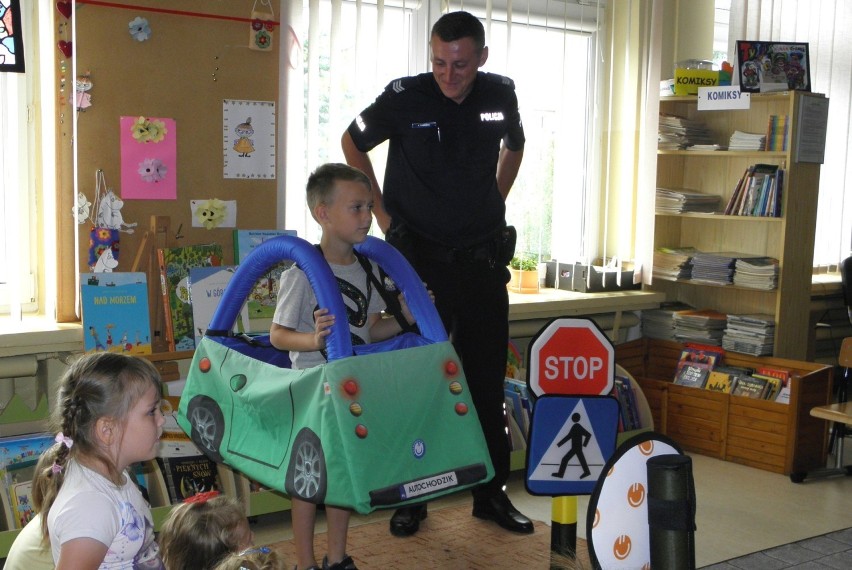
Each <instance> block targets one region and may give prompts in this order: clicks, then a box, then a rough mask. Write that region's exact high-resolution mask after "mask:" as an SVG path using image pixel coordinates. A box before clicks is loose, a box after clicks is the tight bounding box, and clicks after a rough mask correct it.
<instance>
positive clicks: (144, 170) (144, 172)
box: [138, 158, 168, 182]
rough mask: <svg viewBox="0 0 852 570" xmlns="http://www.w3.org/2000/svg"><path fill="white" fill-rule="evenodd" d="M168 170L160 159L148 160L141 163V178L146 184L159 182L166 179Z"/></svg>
mask: <svg viewBox="0 0 852 570" xmlns="http://www.w3.org/2000/svg"><path fill="white" fill-rule="evenodd" d="M167 171H168V168H166V165H165V164H163V161H162V160H160V159H159V158H146V159H145V160H143V161H142V162H140V163H139V170H138V172H139V176H141V177H142V180H144V181H145V182H159V181H160V180H164V179H165V178H166V172H167Z"/></svg>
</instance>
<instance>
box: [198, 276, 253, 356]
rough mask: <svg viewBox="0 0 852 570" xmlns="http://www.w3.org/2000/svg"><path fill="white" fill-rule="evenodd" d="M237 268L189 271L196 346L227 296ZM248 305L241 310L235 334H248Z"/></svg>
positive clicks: (235, 324) (235, 326) (235, 325)
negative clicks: (223, 298) (220, 303)
mask: <svg viewBox="0 0 852 570" xmlns="http://www.w3.org/2000/svg"><path fill="white" fill-rule="evenodd" d="M235 270H236V266H234V265H221V266H219V267H193V268H192V269H190V270H189V281H188V283H189V298H190V301H191V303H192V322H193V325H194V332H195V344H196V346H197V345H198V343H199V342H201V337H203V336H204V333H205V332H206V331H207V327H208V326H209V325H210V321H211V320H213V314H214V313H215V312H216V309H217V308H218V307H219V301H220V300H221V299H222V295H224V294H225V288H226V287H227V286H228V283H229V282H230V281H231V277H233V276H234V271H235ZM247 305H248V304H247V303H246V304H244V305H243V308H242V309H241V310H240V313H239V316H238V318H237V321H236V322H235V323H234V328H233V330H234V332H235V333H241V332H248V306H247Z"/></svg>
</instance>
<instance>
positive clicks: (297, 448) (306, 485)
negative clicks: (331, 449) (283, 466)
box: [284, 428, 328, 503]
mask: <svg viewBox="0 0 852 570" xmlns="http://www.w3.org/2000/svg"><path fill="white" fill-rule="evenodd" d="M327 482H328V477H327V473H326V465H325V454H324V453H323V450H322V443H321V442H320V440H319V438H318V437H317V435H316V434H315V433H314V432H312V431H311V430H309V429H308V428H303V429H302V431H300V432H299V434H298V435H297V436H296V442H295V443H294V444H293V450H292V452H291V453H290V465H289V466H288V467H287V479H286V480H285V482H284V489H285V490H286V491H287V494H288V495H290V496H291V497H297V498H299V499H302V500H304V501H308V502H310V503H321V502H323V500H325V491H326V484H327Z"/></svg>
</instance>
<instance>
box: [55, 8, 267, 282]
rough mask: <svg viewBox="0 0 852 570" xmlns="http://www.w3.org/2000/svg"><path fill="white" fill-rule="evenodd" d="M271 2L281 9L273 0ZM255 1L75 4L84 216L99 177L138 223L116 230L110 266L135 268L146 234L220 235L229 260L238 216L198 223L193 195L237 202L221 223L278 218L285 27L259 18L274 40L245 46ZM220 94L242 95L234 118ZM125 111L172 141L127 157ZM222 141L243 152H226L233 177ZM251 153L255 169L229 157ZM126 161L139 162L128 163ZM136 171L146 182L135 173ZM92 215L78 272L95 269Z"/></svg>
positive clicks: (173, 242) (253, 225) (194, 240)
mask: <svg viewBox="0 0 852 570" xmlns="http://www.w3.org/2000/svg"><path fill="white" fill-rule="evenodd" d="M272 5H273V6H275V7H276V9H277V5H278V3H277V2H273V3H272ZM259 8H263V6H262V5H261V3H260V2H255V0H228V1H215V2H213V1H210V0H182V1H181V2H179V3H175V2H173V1H170V0H118V1H112V2H96V1H88V0H80V1H77V2H75V3H74V25H75V27H76V36H75V40H74V45H73V50H74V57H75V61H76V67H75V70H76V74H77V78H79V77H80V76H81V75H88V80H89V82H90V88H89V89H88V90H87V91H84V92H83V91H80V92H77V91H75V89H74V88H73V86H74V85H75V81H74V80H73V79H74V78H71V80H70V81H69V83H70V87H71V89H70V96H69V99H68V102H67V103H68V105H69V106H68V107H67V108H68V109H69V112H71V113H73V114H75V115H76V121H77V133H76V141H75V144H76V148H77V157H76V171H77V185H78V188H77V190H78V191H79V192H80V193H82V194H83V195H84V196H85V198H86V199H87V200H88V201H89V202H91V203H92V212H91V216H92V219H94V220H97V218H96V212H95V208H94V206H95V205H97V204H96V202H95V200H96V198H98V196H97V195H96V191H97V190H100V191H103V188H99V182H98V180H99V179H100V180H101V181H102V182H103V185H105V186H106V187H108V188H111V189H112V190H113V191H114V195H115V196H117V197H119V198H120V200H121V201H123V202H124V205H123V206H122V207H121V209H120V216H121V220H123V222H124V224H127V225H129V224H134V223H135V224H136V227H133V228H131V227H127V228H126V229H130V230H132V233H131V232H128V231H123V230H120V231H119V233H118V239H119V249H118V251H119V257H118V265H117V266H116V267H115V268H114V271H130V270H131V268H132V265H133V263H134V261H135V260H136V258H137V253H138V252H139V251H140V248H142V247H143V246H145V245H146V244H145V243H143V242H146V241H147V240H149V239H152V238H156V240H157V242H158V243H159V244H160V245H165V246H168V247H176V246H183V245H195V244H207V243H218V244H220V245H221V246H222V248H223V253H224V256H223V261H224V263H232V262H233V238H232V235H233V229H234V227H230V226H227V225H226V226H223V225H221V224H220V222H221V220H217V223H216V224H212V223H208V224H207V226H204V225H200V226H199V221H198V219H195V220H194V218H195V216H194V215H193V201H196V203H195V206H196V208H197V207H199V204H201V205H203V203H206V202H207V201H208V200H213V199H216V200H219V201H221V202H225V203H227V204H229V205H233V206H235V214H236V215H235V216H234V219H232V220H228V221H227V223H228V224H235V225H236V227H238V228H244V229H273V228H275V223H276V207H277V205H276V186H277V184H276V178H277V176H280V175H281V173H276V172H275V155H276V154H277V153H278V152H280V149H277V145H276V144H275V133H276V128H275V125H274V123H275V122H276V121H277V120H278V116H279V115H280V113H279V112H278V109H277V102H278V88H279V86H278V69H279V61H278V45H277V42H278V41H279V40H280V39H281V33H280V29H279V27H278V26H277V20H278V18H277V17H276V18H274V20H269V21H270V22H274V24H273V23H266V24H261V27H262V28H263V29H264V30H268V40H269V41H271V45H270V46H268V48H267V49H256V48H255V49H252V48H250V47H249V46H250V42H251V40H252V39H254V38H255V37H256V31H257V29H256V27H253V18H254V17H255V14H254V13H253V10H255V9H259ZM275 16H278V14H275ZM254 24H255V26H256V25H257V21H256V20H255V21H254ZM226 101H231V102H237V103H234V104H232V105H230V108H231V111H232V115H233V116H231V117H223V115H224V112H223V107H224V106H225V105H224V102H226ZM78 109H79V110H78ZM122 118H124V120H125V121H127V120H130V121H131V123H132V122H133V120H134V118H135V119H139V118H144V119H146V120H147V119H150V120H152V123H153V124H155V125H154V126H155V127H156V124H159V125H160V127H164V128H166V130H167V133H166V135H165V137H163V142H171V144H172V145H173V148H171V149H166V148H165V146H164V145H161V146H159V147H156V148H157V149H158V150H157V153H155V154H151V156H149V157H148V158H144V157H142V156H135V157H134V156H130V154H131V153H129V152H128V150H127V149H128V148H129V147H128V146H125V148H124V150H123V149H122V145H123V144H125V143H126V141H125V140H123V138H122V137H124V138H125V139H127V138H129V140H130V141H131V142H132V141H133V137H132V136H131V137H128V130H127V129H128V128H132V126H130V127H129V126H128V125H127V124H125V127H124V128H122V127H121V125H122ZM248 119H251V121H253V122H254V123H253V124H254V127H256V128H254V129H251V128H247V127H246V123H247V122H248V123H249V124H252V123H251V121H248ZM258 121H262V124H258ZM140 128H141V127H140ZM238 128H242V130H241V131H239V132H238ZM225 129H227V132H225ZM246 131H248V134H253V135H254V136H253V138H252V139H251V140H252V143H253V144H252V145H250V146H246V144H247V143H239V145H238V140H239V137H240V136H242V135H246ZM139 132H140V131H137V134H138V133H139ZM145 132H146V133H150V132H151V131H145ZM156 134H157V133H156V128H155V131H154V136H156ZM225 144H229V145H231V148H232V149H233V148H234V147H236V148H238V149H239V150H240V151H241V152H242V153H244V156H243V157H239V158H238V159H233V161H232V163H231V166H230V172H231V173H232V175H231V176H230V177H226V162H227V161H228V153H227V152H226V151H227V148H225V147H224V145H225ZM151 148H155V145H151ZM255 153H256V154H255ZM261 154H263V155H264V156H263V157H262V158H261V159H260V160H257V159H258V157H259V156H260V155H261ZM145 156H148V155H147V154H146V155H145ZM234 156H236V155H234ZM247 158H248V159H250V160H251V159H255V161H256V163H258V164H260V165H261V166H260V167H259V168H258V169H257V174H256V175H255V174H254V173H253V172H254V171H252V169H250V168H238V167H235V165H236V164H242V163H240V162H238V161H240V160H242V161H243V163H244V162H245V161H246V159H247ZM128 160H132V161H135V162H134V164H135V166H134V167H133V168H132V169H128V167H127V165H128V162H127V161H128ZM145 160H148V162H147V163H145ZM123 161H124V163H125V164H123ZM137 163H138V164H137ZM143 163H144V164H143ZM146 165H147V166H146ZM276 175H277V176H276ZM140 177H141V179H142V181H143V182H147V183H148V186H145V184H144V183H140ZM167 183H168V185H167ZM146 192H148V193H147V194H146ZM212 203H213V204H217V205H218V202H212ZM229 213H230V214H233V213H234V210H233V209H229ZM157 220H158V221H159V222H158V223H159V224H160V225H159V228H160V229H165V231H164V232H163V233H162V235H156V236H154V235H151V233H150V231H153V230H154V229H155V227H157V226H156V224H155V221H157ZM194 221H195V226H198V227H194V224H193V222H194ZM92 226H93V224H92V223H89V222H86V223H82V224H79V230H80V231H79V240H78V241H79V243H78V244H77V246H78V249H79V259H80V263H79V271H81V272H86V271H89V270H90V269H89V267H90V266H89V236H90V230H91V228H92ZM146 232H149V233H148V235H146Z"/></svg>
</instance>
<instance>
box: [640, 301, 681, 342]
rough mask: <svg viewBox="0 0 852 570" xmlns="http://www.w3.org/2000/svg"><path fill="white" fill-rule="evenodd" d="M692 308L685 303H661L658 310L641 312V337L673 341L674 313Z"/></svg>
mask: <svg viewBox="0 0 852 570" xmlns="http://www.w3.org/2000/svg"><path fill="white" fill-rule="evenodd" d="M692 308H693V307H691V306H689V305H687V304H686V303H681V302H678V301H672V302H668V303H662V304H661V305H660V308H659V309H648V310H645V311H642V336H645V337H648V338H659V339H663V340H675V324H674V315H675V313H676V312H678V311H686V310H689V309H692Z"/></svg>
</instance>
